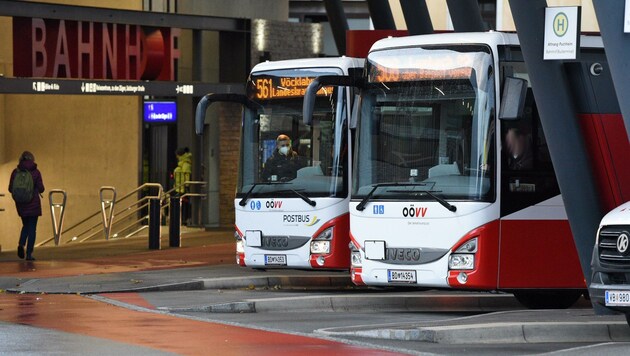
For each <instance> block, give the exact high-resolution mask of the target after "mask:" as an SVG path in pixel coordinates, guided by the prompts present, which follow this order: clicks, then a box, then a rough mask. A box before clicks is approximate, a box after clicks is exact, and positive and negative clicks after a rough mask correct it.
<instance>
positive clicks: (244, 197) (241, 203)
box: [238, 182, 291, 206]
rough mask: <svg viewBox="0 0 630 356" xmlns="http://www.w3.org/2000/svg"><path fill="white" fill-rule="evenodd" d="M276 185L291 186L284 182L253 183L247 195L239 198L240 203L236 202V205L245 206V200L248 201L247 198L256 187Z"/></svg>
mask: <svg viewBox="0 0 630 356" xmlns="http://www.w3.org/2000/svg"><path fill="white" fill-rule="evenodd" d="M276 184H291V183H286V182H257V183H253V184H252V187H251V188H249V190H248V191H247V193H245V195H244V196H243V198H241V201H239V202H238V205H240V206H245V205H246V204H247V199H249V196H250V195H251V194H252V192H253V191H254V188H256V187H257V186H259V185H276Z"/></svg>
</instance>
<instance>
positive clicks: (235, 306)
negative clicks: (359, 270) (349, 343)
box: [161, 294, 522, 313]
mask: <svg viewBox="0 0 630 356" xmlns="http://www.w3.org/2000/svg"><path fill="white" fill-rule="evenodd" d="M520 308H522V306H521V305H520V303H519V302H518V301H517V300H516V299H515V298H514V297H513V296H511V295H478V296H466V295H461V296H445V295H430V296H422V295H408V294H407V295H400V294H392V295H385V296H384V295H365V294H361V295H350V294H345V295H315V296H300V297H280V298H269V299H249V300H245V301H239V302H232V303H221V304H212V305H206V306H196V307H191V308H168V307H164V308H161V310H166V311H170V312H173V313H178V312H180V313H181V312H207V313H244V312H247V313H269V312H284V313H296V312H297V313H301V312H305V311H318V312H340V311H344V312H349V311H352V312H359V311H387V312H440V311H448V312H453V311H455V312H479V311H498V310H514V309H520Z"/></svg>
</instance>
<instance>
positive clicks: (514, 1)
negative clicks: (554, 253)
mask: <svg viewBox="0 0 630 356" xmlns="http://www.w3.org/2000/svg"><path fill="white" fill-rule="evenodd" d="M509 1H510V2H509V3H510V8H511V9H512V16H513V17H514V23H515V25H516V30H517V33H518V37H519V39H520V43H521V49H522V51H523V57H524V59H525V64H526V65H527V71H528V74H529V78H530V81H531V84H532V89H533V91H534V98H535V99H536V105H537V107H538V112H539V114H540V120H541V123H542V126H543V130H544V131H545V137H546V139H547V144H548V145H549V152H550V154H551V160H552V161H553V165H554V169H555V172H556V177H557V178H558V184H559V186H560V192H561V193H562V200H563V201H564V207H565V210H566V212H567V215H568V217H569V224H570V226H571V231H572V232H573V239H574V241H575V247H576V249H577V253H578V256H579V258H580V263H581V265H582V271H583V272H584V277H585V278H586V284H587V285H589V284H590V279H591V265H590V262H591V256H592V253H593V246H594V243H595V235H596V234H597V228H598V226H599V221H600V219H601V218H602V216H603V211H602V208H601V202H600V197H599V196H598V192H597V188H596V187H597V184H596V182H595V179H594V177H593V172H592V169H591V165H590V163H589V156H588V152H587V150H586V145H585V142H584V137H583V136H582V133H581V129H580V125H579V122H578V118H577V113H576V109H575V108H576V106H575V103H574V102H573V99H572V96H571V92H570V90H571V87H570V86H569V84H568V80H567V76H566V72H565V70H564V68H563V67H564V63H563V62H562V61H544V60H543V46H544V40H543V39H544V31H545V8H546V6H547V2H546V1H545V0H509Z"/></svg>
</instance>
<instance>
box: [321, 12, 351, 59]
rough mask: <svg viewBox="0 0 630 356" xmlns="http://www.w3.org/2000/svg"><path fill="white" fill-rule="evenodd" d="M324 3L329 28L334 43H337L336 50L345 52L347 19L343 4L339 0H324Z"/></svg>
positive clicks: (341, 52)
mask: <svg viewBox="0 0 630 356" xmlns="http://www.w3.org/2000/svg"><path fill="white" fill-rule="evenodd" d="M324 5H325V6H326V14H327V15H328V22H329V23H330V28H331V29H332V33H333V37H334V38H335V44H336V45H337V52H339V54H340V55H342V54H345V53H346V31H348V20H347V19H346V13H345V12H344V10H343V4H342V3H341V0H324Z"/></svg>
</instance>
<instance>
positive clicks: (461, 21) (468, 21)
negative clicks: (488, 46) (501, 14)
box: [446, 0, 542, 53]
mask: <svg viewBox="0 0 630 356" xmlns="http://www.w3.org/2000/svg"><path fill="white" fill-rule="evenodd" d="M446 4H447V5H448V11H449V13H450V14H451V20H453V29H454V30H455V32H483V31H485V30H486V28H485V26H484V24H483V19H482V18H481V11H480V10H479V4H478V3H477V0H446ZM541 53H542V52H541Z"/></svg>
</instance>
